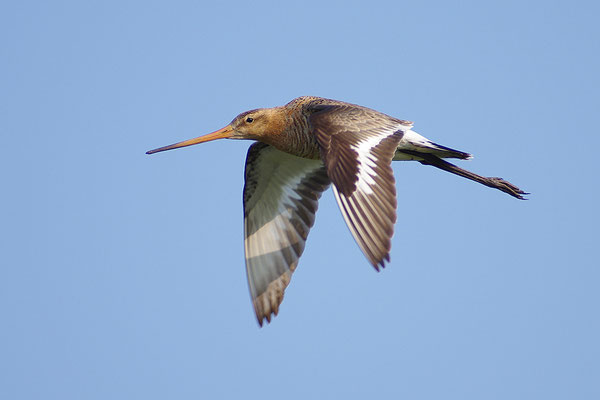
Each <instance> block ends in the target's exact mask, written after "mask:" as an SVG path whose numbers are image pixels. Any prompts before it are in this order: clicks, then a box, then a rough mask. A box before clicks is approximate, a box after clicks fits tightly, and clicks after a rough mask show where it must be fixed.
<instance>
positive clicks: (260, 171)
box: [244, 143, 330, 325]
mask: <svg viewBox="0 0 600 400" xmlns="http://www.w3.org/2000/svg"><path fill="white" fill-rule="evenodd" d="M329 183H330V182H329V178H328V177H327V172H326V170H325V167H324V165H323V163H322V162H321V161H320V160H309V159H304V158H300V157H296V156H293V155H290V154H287V153H284V152H282V151H279V150H277V149H275V148H274V147H272V146H269V145H266V144H264V143H255V144H253V145H252V146H251V147H250V150H248V156H247V157H246V183H245V185H244V237H245V239H244V247H245V251H246V271H247V273H248V285H249V287H250V295H251V296H252V303H253V305H254V311H255V312H256V317H257V319H258V323H259V324H260V325H262V324H263V320H264V319H266V320H267V321H268V322H270V321H271V315H272V314H275V315H277V312H278V311H279V304H281V301H282V300H283V292H284V290H285V288H286V287H287V285H288V284H289V283H290V278H291V276H292V273H293V272H294V270H295V269H296V266H297V264H298V259H299V258H300V256H301V255H302V252H303V251H304V243H305V241H306V238H307V236H308V232H309V230H310V228H311V227H312V226H313V224H314V221H315V213H316V211H317V207H318V200H319V198H320V197H321V194H322V193H323V191H324V190H325V189H327V187H328V186H329Z"/></svg>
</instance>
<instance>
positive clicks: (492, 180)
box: [402, 150, 529, 200]
mask: <svg viewBox="0 0 600 400" xmlns="http://www.w3.org/2000/svg"><path fill="white" fill-rule="evenodd" d="M402 152H404V153H407V154H410V155H413V156H417V157H419V158H422V160H418V161H419V162H420V163H421V164H423V165H431V166H434V167H436V168H439V169H443V170H444V171H448V172H450V173H453V174H455V175H458V176H462V177H464V178H467V179H470V180H472V181H475V182H479V183H481V184H482V185H485V186H488V187H491V188H494V189H498V190H501V191H503V192H504V193H508V194H509V195H511V196H513V197H516V198H517V199H521V200H526V199H525V198H524V197H523V196H522V195H525V194H529V193H526V192H524V191H523V190H521V189H519V188H518V187H516V186H515V185H513V184H512V183H510V182H508V181H505V180H504V179H502V178H496V177H485V176H481V175H477V174H475V173H473V172H470V171H467V170H466V169H462V168H460V167H457V166H456V165H454V164H451V163H449V162H448V161H444V160H442V159H441V158H439V157H437V156H434V155H433V154H427V153H420V152H417V151H410V150H402Z"/></svg>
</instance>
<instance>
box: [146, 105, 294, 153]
mask: <svg viewBox="0 0 600 400" xmlns="http://www.w3.org/2000/svg"><path fill="white" fill-rule="evenodd" d="M284 126H285V113H284V112H283V110H282V109H281V108H278V107H276V108H259V109H256V110H250V111H246V112H243V113H241V114H240V115H238V116H237V117H235V118H234V119H233V121H231V123H230V124H229V125H227V126H226V127H224V128H221V129H219V130H217V131H214V132H212V133H209V134H208V135H203V136H199V137H197V138H194V139H189V140H184V141H183V142H179V143H175V144H171V145H169V146H164V147H160V148H158V149H154V150H150V151H147V152H146V154H154V153H158V152H161V151H166V150H172V149H177V148H179V147H186V146H191V145H193V144H198V143H204V142H210V141H212V140H217V139H250V140H259V141H263V142H265V143H269V142H270V140H269V138H271V137H277V136H279V134H281V133H282V131H283V130H284Z"/></svg>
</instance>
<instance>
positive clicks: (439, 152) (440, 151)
mask: <svg viewBox="0 0 600 400" xmlns="http://www.w3.org/2000/svg"><path fill="white" fill-rule="evenodd" d="M405 150H410V151H412V152H417V153H419V154H422V153H425V154H433V155H434V156H436V157H439V158H458V159H460V160H470V159H471V158H473V156H472V155H471V154H469V153H465V152H464V151H460V150H456V149H452V148H450V147H446V146H442V145H441V144H437V143H434V142H432V141H431V140H429V139H427V138H426V137H424V136H421V135H419V134H418V133H417V132H415V131H413V130H412V129H409V130H406V131H404V135H403V136H402V139H401V140H400V143H399V144H398V148H397V149H396V154H395V155H394V160H396V161H401V160H418V158H414V157H413V155H412V154H411V153H410V152H409V151H405ZM407 156H409V157H407Z"/></svg>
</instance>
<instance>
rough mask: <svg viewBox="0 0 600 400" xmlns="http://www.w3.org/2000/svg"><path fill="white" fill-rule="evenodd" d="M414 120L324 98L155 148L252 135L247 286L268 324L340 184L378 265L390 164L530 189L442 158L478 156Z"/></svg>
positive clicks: (384, 254) (386, 222)
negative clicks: (328, 196)
mask: <svg viewBox="0 0 600 400" xmlns="http://www.w3.org/2000/svg"><path fill="white" fill-rule="evenodd" d="M411 128H412V122H410V121H405V120H400V119H397V118H393V117H390V116H388V115H385V114H383V113H380V112H378V111H375V110H372V109H369V108H366V107H362V106H358V105H354V104H350V103H345V102H341V101H337V100H330V99H324V98H320V97H309V96H303V97H298V98H296V99H294V100H292V101H291V102H289V103H288V104H286V105H284V106H281V107H274V108H264V109H256V110H251V111H247V112H244V113H242V114H240V115H238V116H237V117H236V118H234V120H233V121H232V122H231V123H230V124H229V125H227V126H226V127H225V128H223V129H220V130H218V131H216V132H213V133H211V134H208V135H205V136H201V137H199V138H196V139H191V140H187V141H184V142H180V143H176V144H174V145H171V146H165V147H161V148H159V149H156V150H152V151H149V152H148V153H155V152H159V151H164V150H170V149H173V148H178V147H183V146H189V145H192V144H197V143H202V142H206V141H210V140H215V139H221V138H228V139H251V140H257V141H258V142H259V143H255V144H253V145H252V146H251V147H250V149H249V151H248V156H247V159H246V172H245V185H244V231H245V232H244V233H245V243H244V244H245V252H246V269H247V273H248V283H249V287H250V292H251V296H252V300H253V304H254V309H255V312H256V315H257V318H258V322H259V324H261V325H262V323H263V320H264V319H266V320H267V321H270V320H271V315H272V314H275V315H276V314H277V312H278V309H279V304H280V303H281V301H282V300H283V292H284V290H285V288H286V286H287V285H288V284H289V281H290V278H291V275H292V273H293V271H294V270H295V268H296V266H297V263H298V259H299V258H300V256H301V254H302V252H303V250H304V243H305V241H306V238H307V236H308V232H309V230H310V228H311V227H312V225H313V223H314V218H315V213H316V210H317V202H318V199H319V198H320V196H321V194H322V193H323V191H325V190H326V189H327V188H328V187H329V185H330V184H332V187H333V190H334V194H335V197H336V200H337V202H338V205H339V207H340V210H341V211H342V215H343V216H344V219H345V221H346V223H347V225H348V228H349V229H350V232H351V233H352V235H353V236H354V239H355V240H356V242H357V243H358V245H359V247H360V248H361V250H362V251H363V253H364V254H365V256H366V257H367V259H368V260H369V262H370V263H371V264H372V265H373V266H374V267H375V268H376V269H379V266H381V267H384V266H385V262H386V261H389V251H390V249H391V237H392V235H393V231H394V223H395V221H396V188H395V181H394V175H393V172H392V169H391V165H390V164H391V161H393V160H397V161H408V160H414V161H419V162H420V163H422V164H425V165H432V166H435V167H437V168H440V169H443V170H446V171H448V172H452V173H454V174H457V175H460V176H463V177H465V178H468V179H471V180H474V181H477V182H479V183H482V184H484V185H486V186H489V187H493V188H496V189H499V190H501V191H503V192H506V193H508V194H510V195H511V196H514V197H516V198H520V199H522V198H523V197H522V195H523V194H525V193H524V192H523V191H521V190H520V189H519V188H517V187H516V186H514V185H512V184H510V183H509V182H506V181H504V180H502V179H500V178H487V177H482V176H479V175H477V174H474V173H472V172H469V171H466V170H464V169H461V168H459V167H457V166H455V165H453V164H450V163H448V162H446V161H444V160H442V158H458V159H470V158H471V155H470V154H468V153H464V152H461V151H458V150H454V149H451V148H448V147H445V146H441V145H438V144H436V143H433V142H431V141H430V140H428V139H426V138H424V137H423V136H421V135H419V134H418V133H416V132H414V131H413V130H412V129H411Z"/></svg>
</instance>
